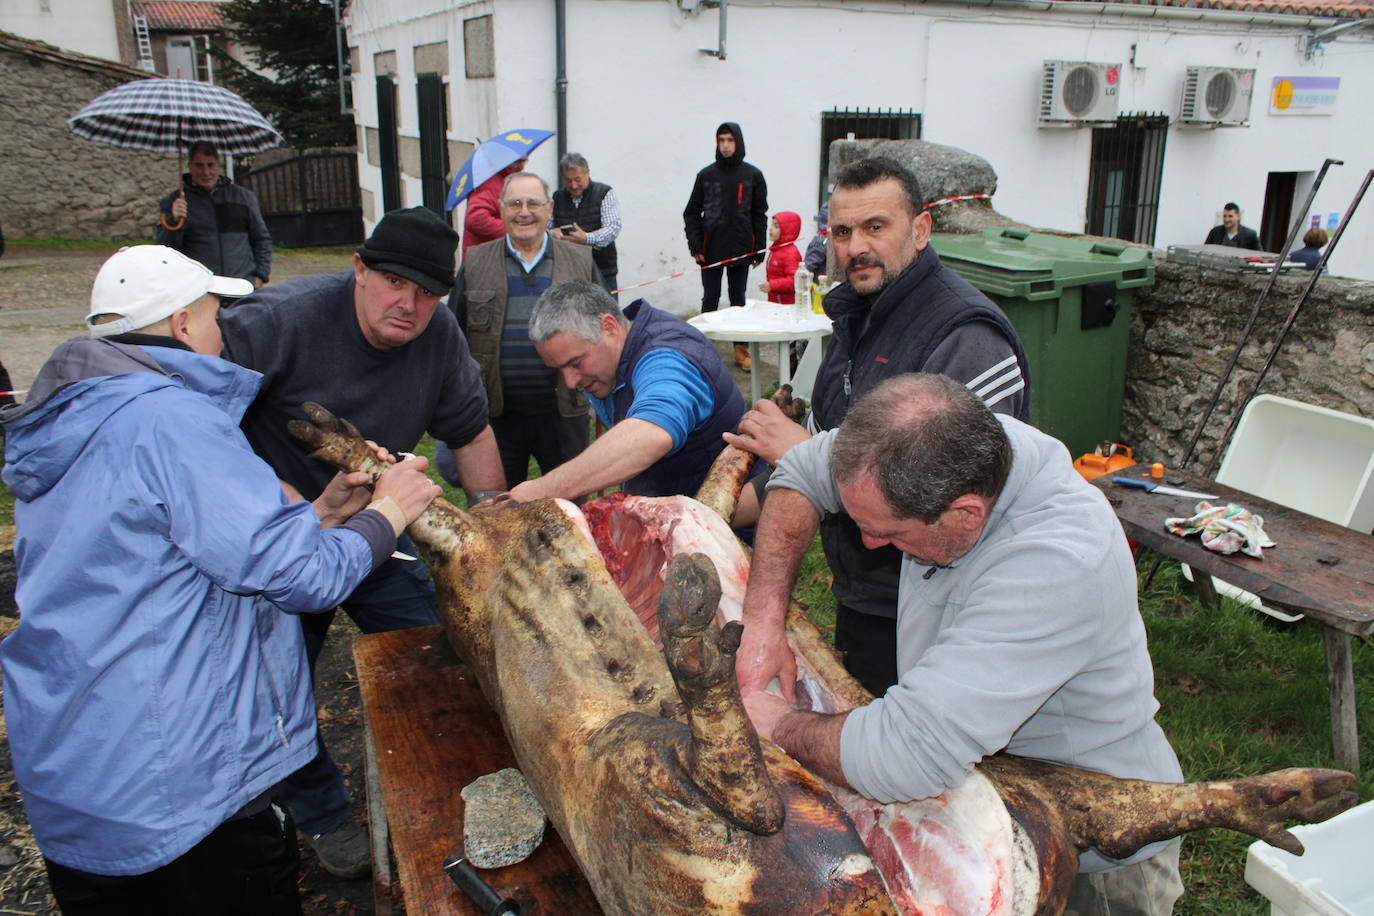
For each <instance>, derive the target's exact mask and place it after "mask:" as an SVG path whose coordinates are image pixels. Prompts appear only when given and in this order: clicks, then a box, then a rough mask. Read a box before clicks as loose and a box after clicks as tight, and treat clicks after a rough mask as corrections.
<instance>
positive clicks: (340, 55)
mask: <svg viewBox="0 0 1374 916" xmlns="http://www.w3.org/2000/svg"><path fill="white" fill-rule="evenodd" d="M334 53H335V56H336V58H337V64H336V65H337V67H338V71H337V73H338V77H339V114H352V113H353V111H352V109H351V108H349V105H348V91H347V90H346V89H345V88H344V31H343V25H342V23H341V22H340V21H339V0H334Z"/></svg>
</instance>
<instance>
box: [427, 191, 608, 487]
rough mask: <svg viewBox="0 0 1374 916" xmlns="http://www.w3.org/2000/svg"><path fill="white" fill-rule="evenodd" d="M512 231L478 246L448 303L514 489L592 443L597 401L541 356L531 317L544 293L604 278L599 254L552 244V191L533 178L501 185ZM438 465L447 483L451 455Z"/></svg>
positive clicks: (443, 456) (508, 481) (441, 458)
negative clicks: (531, 473)
mask: <svg viewBox="0 0 1374 916" xmlns="http://www.w3.org/2000/svg"><path fill="white" fill-rule="evenodd" d="M499 200H500V207H501V220H502V222H503V223H504V224H505V227H506V234H505V236H504V237H502V238H499V239H496V240H494V241H490V242H485V243H483V244H481V245H476V246H474V247H473V248H471V249H469V250H468V252H467V254H466V255H464V260H463V268H462V270H461V271H459V273H458V280H457V283H456V284H455V285H454V287H453V293H452V295H451V296H450V297H449V307H450V308H452V309H453V312H454V314H455V315H456V316H457V317H458V324H459V326H460V327H462V329H463V332H464V333H465V334H466V335H467V338H468V347H469V348H470V349H471V351H472V355H473V358H474V359H476V360H477V363H478V365H479V366H480V367H481V370H482V383H483V384H484V385H485V386H486V389H487V402H488V405H489V409H490V411H491V429H492V432H493V433H495V435H496V444H497V447H498V448H499V449H500V452H501V466H502V467H503V468H504V470H505V473H506V484H507V485H508V486H512V487H513V486H515V485H516V484H518V483H520V482H521V481H523V480H524V479H525V477H526V473H527V470H528V468H529V461H530V457H531V456H533V457H534V460H535V461H537V462H539V468H540V470H541V472H548V471H550V470H552V469H553V468H556V467H558V466H559V465H560V464H563V463H564V462H566V461H568V460H569V459H570V458H573V457H575V456H576V455H578V454H579V453H580V452H581V451H582V450H583V449H585V448H586V447H587V442H588V440H589V431H588V413H589V410H590V408H589V405H588V404H587V400H586V398H585V397H584V396H583V395H582V394H581V392H578V391H574V390H572V389H570V388H568V386H567V385H566V384H564V382H563V380H562V378H560V376H559V373H558V372H557V371H555V370H553V369H550V368H549V367H548V366H546V365H544V361H543V360H542V359H540V358H539V353H538V352H537V351H536V350H535V348H534V344H533V343H532V342H531V341H530V337H529V320H530V312H531V311H532V310H533V309H534V304H535V302H536V301H538V299H539V296H540V294H541V293H543V292H544V290H546V289H548V288H549V287H550V286H552V285H554V284H556V283H564V282H566V281H568V280H587V281H590V282H593V283H600V282H601V275H600V272H599V271H598V270H597V269H596V265H595V264H594V263H593V262H592V250H591V249H590V248H588V247H587V246H585V245H576V244H573V243H571V242H565V241H562V240H560V239H556V238H551V237H550V236H549V233H548V225H549V217H550V216H551V215H552V214H553V202H552V201H551V200H550V198H549V186H548V184H547V183H546V182H545V181H544V179H542V178H540V177H539V176H538V175H535V174H533V173H531V172H517V173H515V174H513V175H510V176H508V177H507V178H506V182H505V185H504V186H503V187H502V189H501V196H500V198H499ZM436 464H437V465H438V467H439V470H440V472H441V473H443V474H444V476H445V477H448V475H449V472H450V468H451V465H450V463H449V461H448V455H447V454H445V450H444V449H442V448H441V449H440V450H439V453H438V454H437V455H436Z"/></svg>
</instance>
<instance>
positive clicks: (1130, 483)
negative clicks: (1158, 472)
mask: <svg viewBox="0 0 1374 916" xmlns="http://www.w3.org/2000/svg"><path fill="white" fill-rule="evenodd" d="M1112 483H1114V484H1118V485H1120V486H1123V487H1134V488H1135V489H1137V490H1144V491H1146V492H1147V493H1158V494H1161V495H1163V496H1187V497H1189V498H1191V499H1217V498H1218V497H1217V495H1216V494H1215V493H1199V492H1197V491H1196V490H1180V489H1178V488H1177V487H1166V486H1164V485H1162V484H1157V483H1155V482H1153V481H1150V480H1134V479H1132V478H1130V477H1113V478H1112Z"/></svg>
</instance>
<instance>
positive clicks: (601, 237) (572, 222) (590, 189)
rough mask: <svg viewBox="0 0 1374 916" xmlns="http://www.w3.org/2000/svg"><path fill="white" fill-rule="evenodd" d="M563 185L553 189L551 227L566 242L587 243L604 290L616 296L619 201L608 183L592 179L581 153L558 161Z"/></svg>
mask: <svg viewBox="0 0 1374 916" xmlns="http://www.w3.org/2000/svg"><path fill="white" fill-rule="evenodd" d="M558 170H559V172H561V173H562V175H563V187H562V188H560V189H559V190H557V191H554V192H553V230H554V232H555V233H556V237H557V238H561V239H563V240H564V241H566V242H576V243H578V244H580V245H589V246H591V249H592V260H593V261H594V262H596V269H597V270H599V271H601V282H602V284H603V285H604V286H605V287H606V291H607V292H609V293H610V294H611V295H612V296H614V297H615V298H617V299H619V298H620V297H619V296H617V295H616V292H615V290H616V285H615V282H616V273H617V272H618V271H619V267H618V266H617V265H616V255H615V240H616V237H617V236H619V235H620V200H619V199H618V198H617V197H616V196H615V189H614V188H612V187H611V186H610V185H608V184H602V183H601V182H599V181H592V176H591V170H590V169H589V168H588V166H587V160H586V158H585V157H584V156H583V155H582V154H581V153H568V154H566V155H565V156H564V157H563V158H562V159H560V160H558Z"/></svg>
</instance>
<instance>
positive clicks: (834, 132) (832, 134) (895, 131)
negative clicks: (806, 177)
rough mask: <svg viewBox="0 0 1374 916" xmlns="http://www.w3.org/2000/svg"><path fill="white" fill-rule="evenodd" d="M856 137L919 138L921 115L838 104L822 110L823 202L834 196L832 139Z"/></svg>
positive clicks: (821, 182)
mask: <svg viewBox="0 0 1374 916" xmlns="http://www.w3.org/2000/svg"><path fill="white" fill-rule="evenodd" d="M851 134H852V135H853V137H854V139H855V140H919V139H921V116H920V115H919V114H918V113H916V112H914V111H894V110H893V109H891V108H887V109H878V110H875V109H872V108H865V109H863V110H862V111H860V110H859V109H857V108H837V109H834V110H831V111H823V112H821V178H820V194H819V196H818V198H817V199H818V202H819V203H822V204H823V203H825V201H826V199H827V198H828V197H829V196H830V188H829V182H830V141H832V140H843V139H845V138H847V137H849V136H850V135H851Z"/></svg>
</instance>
